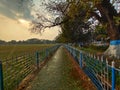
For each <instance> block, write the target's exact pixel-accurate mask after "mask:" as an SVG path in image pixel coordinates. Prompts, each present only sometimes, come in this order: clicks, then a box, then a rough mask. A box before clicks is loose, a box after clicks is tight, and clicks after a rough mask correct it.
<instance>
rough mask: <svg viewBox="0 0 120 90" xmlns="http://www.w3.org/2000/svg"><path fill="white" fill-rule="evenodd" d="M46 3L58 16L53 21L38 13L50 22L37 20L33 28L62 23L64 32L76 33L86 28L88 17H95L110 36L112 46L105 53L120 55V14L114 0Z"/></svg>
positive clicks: (73, 0)
mask: <svg viewBox="0 0 120 90" xmlns="http://www.w3.org/2000/svg"><path fill="white" fill-rule="evenodd" d="M110 1H113V2H110ZM45 5H46V7H47V9H48V11H49V12H52V14H53V15H56V16H54V19H51V20H52V21H51V20H49V19H46V18H45V17H43V16H41V15H39V14H37V16H38V18H39V19H41V20H39V21H43V22H49V24H48V23H47V25H45V24H44V23H43V22H37V23H35V25H34V26H35V27H33V30H36V31H38V30H37V29H39V30H41V29H43V28H46V27H53V26H57V25H60V26H61V28H62V29H63V30H64V31H63V32H66V31H65V30H70V31H71V32H74V35H75V32H79V31H80V30H82V28H85V26H86V22H87V20H88V19H90V18H91V17H95V18H96V19H97V20H98V21H99V22H100V23H101V25H102V26H104V27H105V29H106V31H107V34H108V36H109V37H110V47H109V48H108V50H107V51H106V52H105V54H107V55H112V56H115V57H118V56H120V14H119V13H118V12H117V10H116V9H115V8H114V6H113V5H114V0H66V1H64V0H52V1H50V3H47V4H45ZM80 32H81V31H80ZM74 35H73V36H74ZM74 40H75V38H74Z"/></svg>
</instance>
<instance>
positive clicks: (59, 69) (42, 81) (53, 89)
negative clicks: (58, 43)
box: [29, 47, 83, 90]
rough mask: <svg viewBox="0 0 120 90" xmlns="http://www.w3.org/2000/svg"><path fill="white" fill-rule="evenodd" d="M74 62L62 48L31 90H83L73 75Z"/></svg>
mask: <svg viewBox="0 0 120 90" xmlns="http://www.w3.org/2000/svg"><path fill="white" fill-rule="evenodd" d="M71 63H72V62H71V61H70V60H69V57H68V55H67V54H66V53H65V51H64V48H63V47H60V48H59V49H58V50H57V52H56V53H55V54H54V56H53V57H52V58H51V60H49V61H48V63H47V64H46V65H45V66H44V67H43V68H42V69H41V71H40V72H39V74H38V76H37V77H36V78H35V80H34V81H33V82H32V83H31V86H30V88H29V90H83V89H82V88H81V87H80V81H77V80H75V79H74V77H73V76H72V74H71V71H72V64H71Z"/></svg>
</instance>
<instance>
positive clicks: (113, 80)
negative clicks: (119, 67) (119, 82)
mask: <svg viewBox="0 0 120 90" xmlns="http://www.w3.org/2000/svg"><path fill="white" fill-rule="evenodd" d="M112 90H115V62H114V61H112Z"/></svg>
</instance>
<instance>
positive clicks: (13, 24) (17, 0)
mask: <svg viewBox="0 0 120 90" xmlns="http://www.w3.org/2000/svg"><path fill="white" fill-rule="evenodd" d="M30 1H32V0H0V40H6V41H10V40H26V39H29V38H39V39H49V40H53V39H54V38H55V37H56V36H57V35H58V30H59V29H60V28H58V27H54V28H50V29H46V30H45V31H44V32H42V34H37V35H36V34H33V33H31V32H30V31H29V30H28V29H29V23H30V22H31V21H32V20H33V19H34V17H33V14H34V12H33V11H32V8H31V2H30ZM40 1H41V0H33V3H35V4H36V3H37V4H38V5H39V3H40ZM34 7H36V6H34Z"/></svg>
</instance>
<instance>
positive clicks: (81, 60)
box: [79, 52, 82, 68]
mask: <svg viewBox="0 0 120 90" xmlns="http://www.w3.org/2000/svg"><path fill="white" fill-rule="evenodd" d="M79 59H80V60H79V61H80V67H81V68H82V52H80V57H79Z"/></svg>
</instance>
